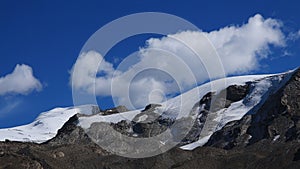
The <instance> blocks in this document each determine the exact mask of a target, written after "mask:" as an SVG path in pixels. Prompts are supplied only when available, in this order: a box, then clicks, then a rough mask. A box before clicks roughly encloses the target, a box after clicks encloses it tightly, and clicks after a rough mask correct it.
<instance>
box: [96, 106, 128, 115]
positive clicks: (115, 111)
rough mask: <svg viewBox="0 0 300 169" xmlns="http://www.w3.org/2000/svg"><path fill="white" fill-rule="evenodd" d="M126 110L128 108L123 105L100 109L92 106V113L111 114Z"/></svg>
mask: <svg viewBox="0 0 300 169" xmlns="http://www.w3.org/2000/svg"><path fill="white" fill-rule="evenodd" d="M126 111H128V109H127V108H126V107H125V106H117V107H114V108H111V109H106V110H102V109H100V108H99V107H98V106H93V109H92V114H101V115H111V114H116V113H122V112H126Z"/></svg>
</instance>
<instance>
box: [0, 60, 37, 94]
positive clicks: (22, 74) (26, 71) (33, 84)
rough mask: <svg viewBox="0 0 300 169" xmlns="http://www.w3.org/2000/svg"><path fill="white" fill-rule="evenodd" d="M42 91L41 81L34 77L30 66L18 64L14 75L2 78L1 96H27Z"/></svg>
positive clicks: (0, 83)
mask: <svg viewBox="0 0 300 169" xmlns="http://www.w3.org/2000/svg"><path fill="white" fill-rule="evenodd" d="M41 89H42V85H41V83H40V81H39V80H38V79H36V78H35V77H34V75H33V71H32V68H31V67H30V66H28V65H24V64H21V65H19V64H18V65H16V67H15V69H14V71H13V72H12V73H10V74H7V75H5V76H3V77H0V95H5V94H10V93H13V94H22V95H26V94H28V93H30V92H32V91H34V90H36V91H40V90H41Z"/></svg>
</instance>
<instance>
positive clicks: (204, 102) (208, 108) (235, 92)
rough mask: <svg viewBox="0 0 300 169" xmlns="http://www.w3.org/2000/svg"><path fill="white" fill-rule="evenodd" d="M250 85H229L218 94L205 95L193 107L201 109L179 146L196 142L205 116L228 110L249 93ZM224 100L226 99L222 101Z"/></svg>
mask: <svg viewBox="0 0 300 169" xmlns="http://www.w3.org/2000/svg"><path fill="white" fill-rule="evenodd" d="M249 89H250V85H249V84H246V85H243V86H241V85H231V86H229V87H228V88H227V89H225V90H223V91H221V92H220V93H219V94H215V93H212V92H209V93H207V94H206V95H204V96H203V98H202V99H201V100H200V101H199V103H197V104H195V105H194V109H195V108H196V107H202V109H199V112H198V118H197V119H196V120H195V123H194V125H193V127H192V128H191V130H190V131H189V133H188V134H187V135H186V137H185V138H184V139H183V140H182V141H181V143H180V145H185V144H189V143H192V142H195V141H197V140H198V138H199V136H200V133H201V131H202V129H203V126H204V124H205V121H206V119H207V116H208V114H209V113H211V112H216V111H218V110H220V109H222V108H224V107H225V108H228V107H229V106H230V105H231V103H233V102H237V101H240V100H242V99H243V98H244V97H245V96H246V95H247V94H248V93H249ZM224 98H226V99H225V100H224Z"/></svg>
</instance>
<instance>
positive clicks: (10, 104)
mask: <svg viewBox="0 0 300 169" xmlns="http://www.w3.org/2000/svg"><path fill="white" fill-rule="evenodd" d="M299 6H300V2H298V1H296V0H294V1H288V2H287V1H283V0H278V1H276V2H275V1H271V0H269V1H264V2H262V1H259V0H253V1H247V2H243V1H237V0H236V1H233V0H228V1H207V2H199V1H196V0H192V1H189V2H187V1H177V0H164V1H162V0H143V1H140V0H139V1H137V0H132V1H121V0H120V1H115V0H112V1H107V2H98V1H88V2H86V1H85V2H84V1H76V2H75V1H72V3H71V2H61V1H51V2H50V1H48V2H40V1H13V0H12V1H6V0H4V1H1V2H0V21H1V22H0V37H1V38H0V50H1V54H0V58H1V62H0V77H2V78H3V77H5V76H6V75H8V74H11V73H12V72H13V71H14V69H15V67H16V65H17V64H19V65H20V66H19V71H21V72H23V71H25V72H27V73H29V74H30V71H31V70H30V69H32V72H33V76H34V77H30V75H29V76H28V78H29V79H30V78H35V79H36V80H38V81H34V82H33V83H30V84H25V82H22V81H20V82H18V85H17V87H19V90H18V91H17V92H6V93H5V92H3V93H2V94H1V95H0V127H1V128H2V127H10V126H15V125H21V124H25V123H28V122H31V121H32V120H33V119H34V118H35V117H36V116H38V114H39V113H40V112H43V111H47V110H50V109H52V108H54V107H66V106H72V105H73V101H72V89H71V87H70V85H69V83H70V82H69V80H70V70H71V69H72V66H73V65H74V63H75V62H76V59H77V57H78V55H79V53H80V51H81V48H82V46H83V45H84V44H85V42H86V41H87V40H88V38H89V37H90V36H91V35H92V34H93V33H94V32H95V31H97V30H98V29H99V28H101V27H102V26H104V25H105V24H107V23H109V22H110V21H112V20H114V19H117V18H119V17H122V16H125V15H128V14H133V13H137V12H164V13H169V14H173V15H176V16H179V17H181V18H184V19H186V20H188V21H189V22H191V23H193V24H195V25H196V26H197V27H199V28H200V29H201V30H203V31H204V32H211V31H214V30H219V29H221V28H224V27H226V26H237V28H238V27H239V26H241V25H243V24H247V22H248V19H249V18H251V17H254V16H255V15H256V14H260V15H261V16H262V17H263V18H264V19H267V18H274V19H276V21H278V22H280V24H282V25H281V27H280V31H281V32H282V33H283V34H284V36H285V44H284V45H279V46H275V47H274V45H273V44H270V45H269V46H268V47H269V50H270V53H269V54H268V56H267V57H265V58H264V59H260V60H259V67H256V68H253V69H249V70H247V71H244V72H240V73H239V72H235V73H231V74H230V75H235V74H255V73H276V72H282V71H286V70H289V69H294V68H296V67H298V66H299V60H300V59H299V55H300V48H299V47H300V41H299V40H298V35H297V33H298V31H299V29H300V12H299ZM151 37H156V38H160V36H157V35H141V36H136V37H132V38H129V39H128V40H125V41H123V42H122V43H120V44H118V45H117V46H116V47H114V48H113V49H112V51H110V52H109V54H108V56H107V57H106V58H107V61H108V62H113V61H115V63H119V62H120V61H122V59H123V57H125V56H127V55H128V54H130V53H131V52H134V51H136V50H138V49H139V47H141V46H144V45H145V41H146V40H147V39H149V38H151ZM26 65H28V67H27V66H26ZM113 66H116V65H113ZM31 80H34V79H31ZM7 84H10V83H7ZM22 85H23V86H24V85H28V86H29V87H28V88H26V89H24V90H21V89H20V86H21V87H22ZM1 88H5V89H7V88H9V87H8V86H3V84H2V86H1V83H0V93H1ZM98 101H99V102H101V104H100V106H101V107H103V108H108V107H111V106H113V105H112V102H111V99H109V98H103V97H102V96H99V97H98Z"/></svg>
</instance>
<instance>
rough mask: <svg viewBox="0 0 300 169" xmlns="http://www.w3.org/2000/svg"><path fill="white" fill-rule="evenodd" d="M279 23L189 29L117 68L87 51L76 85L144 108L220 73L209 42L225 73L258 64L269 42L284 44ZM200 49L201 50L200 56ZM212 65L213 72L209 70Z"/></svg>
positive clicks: (153, 42)
mask: <svg viewBox="0 0 300 169" xmlns="http://www.w3.org/2000/svg"><path fill="white" fill-rule="evenodd" d="M281 27H282V24H281V22H280V21H278V20H276V19H271V18H268V19H264V18H263V17H262V16H261V15H259V14H257V15H255V16H253V17H251V18H249V20H248V22H247V23H245V24H243V25H240V26H234V25H233V26H227V27H224V28H221V29H219V30H215V31H211V32H204V31H188V30H187V31H183V32H178V33H176V34H171V35H167V36H165V37H162V38H159V39H158V38H151V39H149V40H147V41H146V46H145V47H143V48H140V50H139V52H138V53H137V54H136V57H135V58H137V60H135V61H132V62H131V61H128V58H126V59H125V61H123V62H126V64H125V65H128V66H127V67H126V69H124V68H122V69H117V68H114V65H113V64H112V63H109V62H107V61H106V60H105V59H104V58H103V56H101V54H99V53H97V52H96V51H87V52H85V53H82V54H81V55H80V56H79V58H78V60H77V62H76V63H75V65H74V66H73V68H72V70H73V76H72V78H71V80H72V82H73V83H72V85H73V87H74V88H75V89H77V90H82V91H85V92H88V93H95V94H96V95H98V96H111V95H112V96H113V97H114V98H115V99H116V101H117V103H116V104H123V105H126V106H128V107H129V108H137V107H143V106H145V105H146V104H148V103H149V102H161V101H163V100H165V99H166V98H168V97H170V96H173V95H174V94H175V93H178V92H183V91H186V90H188V89H190V88H191V87H194V86H195V85H197V84H199V83H202V82H204V81H206V80H208V79H210V78H218V74H214V72H217V71H218V68H217V67H216V65H217V64H215V63H216V62H217V61H216V60H214V59H215V58H213V57H212V51H211V50H210V49H209V48H208V42H209V44H210V43H211V44H212V45H213V46H214V49H215V52H217V53H218V55H219V59H220V61H221V62H222V64H223V67H224V71H225V72H224V73H225V74H226V75H228V74H243V73H247V72H249V71H253V70H255V69H257V68H259V67H260V64H259V61H260V60H261V59H265V58H267V57H268V55H269V53H270V47H271V46H279V47H284V46H285V41H286V37H285V35H284V34H283V32H282V30H281ZM197 51H201V52H200V53H201V56H199V55H198V54H199V52H197ZM129 60H130V58H129ZM203 61H205V62H203ZM100 62H101V64H100V65H98V63H100ZM128 63H132V64H128ZM204 63H205V64H204ZM121 64H122V63H121ZM208 67H209V68H210V70H211V71H212V72H207V68H208ZM154 69H156V70H154ZM157 70H159V71H157ZM94 84H95V85H94ZM94 87H95V88H94Z"/></svg>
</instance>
